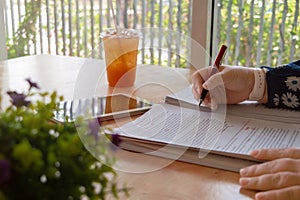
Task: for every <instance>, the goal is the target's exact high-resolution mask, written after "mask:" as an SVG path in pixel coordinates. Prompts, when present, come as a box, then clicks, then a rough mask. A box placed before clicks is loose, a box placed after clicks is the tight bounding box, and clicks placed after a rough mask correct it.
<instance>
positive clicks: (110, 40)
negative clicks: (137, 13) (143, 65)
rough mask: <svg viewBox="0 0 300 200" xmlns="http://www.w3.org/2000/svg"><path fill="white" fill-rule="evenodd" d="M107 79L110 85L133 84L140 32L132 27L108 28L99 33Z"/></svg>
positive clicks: (122, 85)
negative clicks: (102, 45)
mask: <svg viewBox="0 0 300 200" xmlns="http://www.w3.org/2000/svg"><path fill="white" fill-rule="evenodd" d="M101 37H102V39H103V44H104V53H105V62H106V72H107V80H108V84H109V86H112V87H129V86H132V85H134V82H135V76H136V64H137V55H138V46H139V39H140V34H139V32H138V31H136V30H133V29H120V30H118V32H116V31H115V29H108V30H107V31H105V32H103V33H101Z"/></svg>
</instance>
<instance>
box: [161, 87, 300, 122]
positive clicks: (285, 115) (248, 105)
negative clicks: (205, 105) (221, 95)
mask: <svg viewBox="0 0 300 200" xmlns="http://www.w3.org/2000/svg"><path fill="white" fill-rule="evenodd" d="M173 100H179V103H178V102H173ZM166 103H171V104H172V103H174V104H179V106H183V107H185V104H184V103H188V104H190V105H192V106H193V107H194V108H198V102H197V100H195V98H194V96H193V94H192V88H191V86H188V87H186V88H184V89H183V90H181V91H179V92H177V93H175V94H171V95H168V96H167V97H166ZM189 107H190V106H189ZM224 109H225V110H224ZM202 110H205V109H202ZM222 112H227V113H228V114H232V115H236V116H242V117H249V118H256V119H265V120H269V121H277V122H285V123H291V124H293V123H297V124H300V112H299V111H292V110H286V109H278V108H268V107H266V106H265V105H262V104H259V103H257V102H256V101H244V102H242V103H240V104H236V105H227V106H226V108H224V107H223V110H222Z"/></svg>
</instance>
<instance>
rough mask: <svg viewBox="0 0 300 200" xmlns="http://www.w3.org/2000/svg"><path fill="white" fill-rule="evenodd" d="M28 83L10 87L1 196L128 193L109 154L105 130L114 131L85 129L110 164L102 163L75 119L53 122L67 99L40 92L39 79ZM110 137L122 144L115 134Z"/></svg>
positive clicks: (3, 116) (0, 154)
mask: <svg viewBox="0 0 300 200" xmlns="http://www.w3.org/2000/svg"><path fill="white" fill-rule="evenodd" d="M26 81H27V83H28V84H29V88H28V91H27V92H24V93H18V92H16V91H8V92H7V94H8V95H9V97H10V99H11V101H10V102H11V104H10V105H9V106H8V107H7V108H5V109H1V110H0V199H84V198H88V199H105V198H106V197H107V195H108V194H110V193H111V194H112V195H113V196H114V197H116V198H117V197H118V194H119V193H120V192H125V193H126V194H127V192H128V191H127V188H126V187H123V186H122V188H121V189H119V188H118V187H119V186H118V185H117V181H116V177H117V173H116V172H115V171H114V169H113V168H112V166H113V164H114V162H115V159H114V158H112V157H111V156H110V155H109V154H108V153H107V152H108V151H107V148H109V146H110V144H109V142H103V141H106V140H102V139H103V138H102V137H107V136H105V135H104V134H101V132H104V131H106V132H107V131H109V132H111V131H112V130H109V129H106V128H104V127H101V128H97V126H95V125H94V124H95V123H96V121H90V122H87V123H86V124H87V125H81V127H80V129H81V130H83V129H84V130H86V135H85V137H86V138H89V140H93V141H94V143H95V144H98V145H97V147H98V148H99V153H100V154H101V157H102V158H104V159H105V161H106V162H107V163H101V162H99V161H98V160H97V159H96V158H95V157H94V156H92V155H91V154H90V153H89V152H88V151H87V150H86V149H85V146H84V145H83V143H82V141H81V138H80V137H79V135H78V134H77V128H78V127H76V126H75V124H74V123H64V124H57V123H53V122H51V120H50V119H51V118H52V117H53V113H54V111H55V110H56V105H57V103H58V102H59V101H61V100H63V97H61V96H58V95H57V93H56V92H55V91H54V92H51V93H49V92H41V90H40V88H39V86H38V84H37V83H35V82H32V81H31V80H30V79H26ZM0 103H1V99H0ZM0 105H1V104H0ZM81 124H84V123H81ZM77 125H78V124H77ZM95 136H97V140H96V138H95ZM110 139H112V140H113V142H114V143H115V144H118V143H119V142H120V139H119V138H118V136H117V135H116V134H112V135H110Z"/></svg>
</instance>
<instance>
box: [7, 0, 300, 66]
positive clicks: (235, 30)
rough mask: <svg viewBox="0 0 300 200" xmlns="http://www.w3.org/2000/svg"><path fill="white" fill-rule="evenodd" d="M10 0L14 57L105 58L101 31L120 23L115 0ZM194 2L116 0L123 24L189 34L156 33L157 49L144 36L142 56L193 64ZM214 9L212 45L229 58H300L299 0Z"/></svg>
mask: <svg viewBox="0 0 300 200" xmlns="http://www.w3.org/2000/svg"><path fill="white" fill-rule="evenodd" d="M4 1H5V8H6V9H5V10H6V12H5V19H6V38H7V51H8V57H9V58H13V57H19V56H24V55H31V54H40V53H47V54H57V55H69V56H79V57H95V58H103V55H102V52H99V50H101V49H100V48H99V44H100V43H101V40H100V37H99V33H100V32H102V31H103V30H105V29H106V28H108V27H112V26H113V20H112V17H111V16H112V14H111V8H110V0H97V1H95V0H4ZM192 3H193V1H192V0H148V1H147V0H114V1H113V4H114V5H115V11H116V19H117V23H118V24H119V25H120V26H123V27H129V28H137V29H142V28H146V27H147V28H148V27H151V28H158V27H161V28H163V29H164V30H172V31H175V32H178V33H180V35H181V36H174V35H165V34H158V35H154V37H153V38H151V41H150V43H151V44H150V46H151V45H152V46H153V48H145V47H146V46H145V38H143V41H142V47H144V48H142V49H141V53H140V57H139V61H140V63H146V64H158V65H165V66H171V67H187V66H189V63H187V60H186V59H185V58H187V57H188V56H189V55H190V52H189V48H187V47H188V45H189V40H188V37H187V36H190V35H191V29H192V26H191V24H192V22H191V20H192ZM214 12H215V13H214V18H215V19H214V21H213V22H214V28H215V30H214V32H215V33H216V35H215V36H214V37H213V43H212V45H213V47H214V48H215V49H216V48H217V47H218V46H220V44H224V43H225V44H227V45H228V46H229V51H228V54H227V57H226V60H225V63H228V64H237V65H246V66H260V65H272V66H276V65H280V64H282V63H287V62H290V61H292V60H295V59H299V58H300V47H299V44H300V41H299V35H300V30H299V28H298V25H299V0H289V1H287V0H272V1H266V0H215V3H214ZM209 19H210V18H209ZM154 47H155V48H154ZM178 52H180V55H179V53H178Z"/></svg>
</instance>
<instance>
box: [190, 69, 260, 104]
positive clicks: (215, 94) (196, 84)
mask: <svg viewBox="0 0 300 200" xmlns="http://www.w3.org/2000/svg"><path fill="white" fill-rule="evenodd" d="M253 70H254V69H253V68H248V67H241V66H221V67H220V69H219V72H218V73H216V74H214V75H213V76H212V77H210V78H209V74H210V71H211V68H210V67H205V68H202V69H199V70H198V71H196V72H195V73H194V74H193V75H192V84H193V94H194V97H195V99H197V100H199V98H200V94H201V92H202V90H203V88H205V89H207V90H209V93H208V95H207V96H206V98H205V100H204V101H203V103H204V104H205V105H207V106H209V107H211V108H212V109H216V108H217V105H218V104H226V103H227V104H236V103H239V102H242V101H244V100H246V99H248V97H249V94H250V93H251V91H252V88H253V86H254V72H253ZM203 83H204V84H203Z"/></svg>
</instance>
